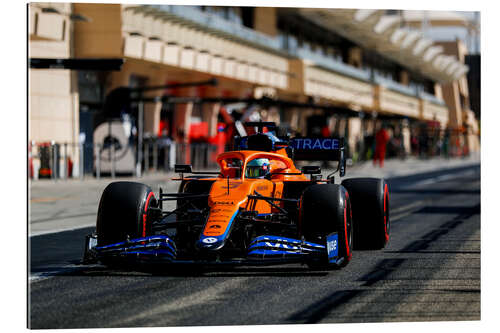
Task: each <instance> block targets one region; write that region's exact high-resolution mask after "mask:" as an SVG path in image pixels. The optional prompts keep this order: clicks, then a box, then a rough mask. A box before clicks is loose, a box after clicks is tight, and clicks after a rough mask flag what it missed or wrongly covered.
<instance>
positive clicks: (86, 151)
mask: <svg viewBox="0 0 500 333" xmlns="http://www.w3.org/2000/svg"><path fill="white" fill-rule="evenodd" d="M142 147H143V148H142V149H143V150H142V159H141V161H138V160H137V156H141V155H140V154H138V152H137V145H135V144H134V145H128V146H127V147H119V146H117V145H115V144H111V145H108V146H103V145H102V144H93V143H70V142H61V143H59V142H54V141H52V142H34V141H32V142H30V143H29V147H28V151H29V154H28V159H29V160H28V170H29V178H31V179H33V180H38V179H41V178H46V179H52V180H61V179H62V180H65V179H70V178H73V179H78V178H79V179H82V180H83V179H84V178H87V177H95V178H96V179H100V178H101V177H111V178H116V177H118V176H137V177H141V176H143V175H147V174H151V173H167V172H171V171H173V169H174V165H175V164H191V165H192V166H193V169H195V170H209V169H216V168H217V167H218V165H217V162H216V158H217V155H218V154H220V153H222V152H223V151H224V147H223V146H218V145H212V144H208V143H190V144H187V143H175V142H172V141H170V140H165V139H162V138H145V139H144V142H143V144H142ZM127 154H128V155H127ZM89 156H90V157H89Z"/></svg>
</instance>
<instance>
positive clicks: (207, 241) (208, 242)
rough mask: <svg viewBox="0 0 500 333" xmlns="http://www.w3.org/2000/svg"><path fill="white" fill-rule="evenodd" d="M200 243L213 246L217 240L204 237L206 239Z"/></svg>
mask: <svg viewBox="0 0 500 333" xmlns="http://www.w3.org/2000/svg"><path fill="white" fill-rule="evenodd" d="M202 242H203V243H205V244H213V243H215V242H217V238H215V237H206V238H203V240H202Z"/></svg>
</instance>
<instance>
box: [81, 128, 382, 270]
mask: <svg viewBox="0 0 500 333" xmlns="http://www.w3.org/2000/svg"><path fill="white" fill-rule="evenodd" d="M247 125H249V126H253V127H255V128H258V129H257V133H256V134H253V135H248V136H244V137H237V138H235V147H236V149H235V150H234V151H228V152H225V153H222V154H220V155H219V156H218V157H217V163H218V164H219V165H220V171H218V172H193V171H192V170H191V166H190V165H176V166H175V170H176V172H177V173H179V174H180V177H179V178H177V179H174V180H177V181H180V186H179V191H178V193H163V191H162V190H161V189H160V190H159V194H158V196H155V194H154V193H153V191H152V190H151V188H149V187H148V186H146V185H144V184H140V183H134V182H114V183H111V184H109V185H108V186H107V187H106V189H105V190H104V192H103V194H102V197H101V200H100V203H99V209H98V214H97V224H96V232H95V233H94V234H92V235H89V236H87V237H86V242H85V254H84V262H86V263H91V262H97V261H100V262H101V263H103V264H106V265H111V264H113V265H114V264H117V263H122V262H133V263H155V264H156V263H163V264H171V263H178V264H181V263H184V264H202V265H210V264H230V265H234V264H244V265H261V264H277V263H290V262H300V263H305V264H307V265H308V266H309V267H311V268H321V269H328V268H333V267H342V266H345V265H347V264H348V263H349V261H350V260H351V258H352V251H353V248H354V247H353V246H355V247H356V249H381V248H384V247H385V245H386V244H387V242H388V240H389V231H390V230H389V229H390V228H389V226H390V223H389V192H388V187H387V184H386V183H385V181H384V180H383V179H376V178H353V179H346V180H344V181H342V183H341V184H335V183H334V178H333V176H332V175H333V174H330V175H329V176H328V177H327V178H326V179H323V178H322V175H321V169H320V167H319V166H304V167H302V169H301V170H298V169H297V168H296V167H295V165H294V160H296V161H297V160H310V161H319V160H328V161H337V162H338V166H337V170H336V171H339V174H340V176H341V177H342V176H344V174H345V157H344V141H343V139H335V138H303V137H302V138H293V139H290V138H289V137H287V136H279V137H278V136H277V135H276V133H275V131H274V130H275V129H276V128H275V125H274V123H262V122H259V123H247ZM265 129H267V132H264V130H265ZM167 201H175V202H176V208H175V209H173V210H171V211H166V210H164V209H163V206H164V203H165V202H167Z"/></svg>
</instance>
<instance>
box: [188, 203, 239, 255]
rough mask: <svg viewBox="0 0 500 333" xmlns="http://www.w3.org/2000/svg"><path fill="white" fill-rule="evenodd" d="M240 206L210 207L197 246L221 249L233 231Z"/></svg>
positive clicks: (207, 248)
mask: <svg viewBox="0 0 500 333" xmlns="http://www.w3.org/2000/svg"><path fill="white" fill-rule="evenodd" d="M238 211H239V207H238V206H235V205H232V206H231V205H220V204H219V205H214V206H213V207H212V208H211V209H210V215H209V216H208V220H207V223H206V224H205V229H204V230H203V232H202V234H201V235H200V238H199V239H198V241H197V242H196V247H198V248H199V249H206V250H219V249H220V248H222V247H223V246H224V244H225V242H226V239H227V238H228V237H229V234H230V233H231V229H232V227H233V222H234V219H235V218H236V215H238Z"/></svg>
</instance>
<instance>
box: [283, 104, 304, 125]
mask: <svg viewBox="0 0 500 333" xmlns="http://www.w3.org/2000/svg"><path fill="white" fill-rule="evenodd" d="M299 117H300V111H299V110H298V109H297V108H293V109H286V110H285V118H284V119H282V121H283V122H284V123H286V124H288V125H290V128H291V129H292V131H296V130H297V128H298V126H299Z"/></svg>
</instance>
